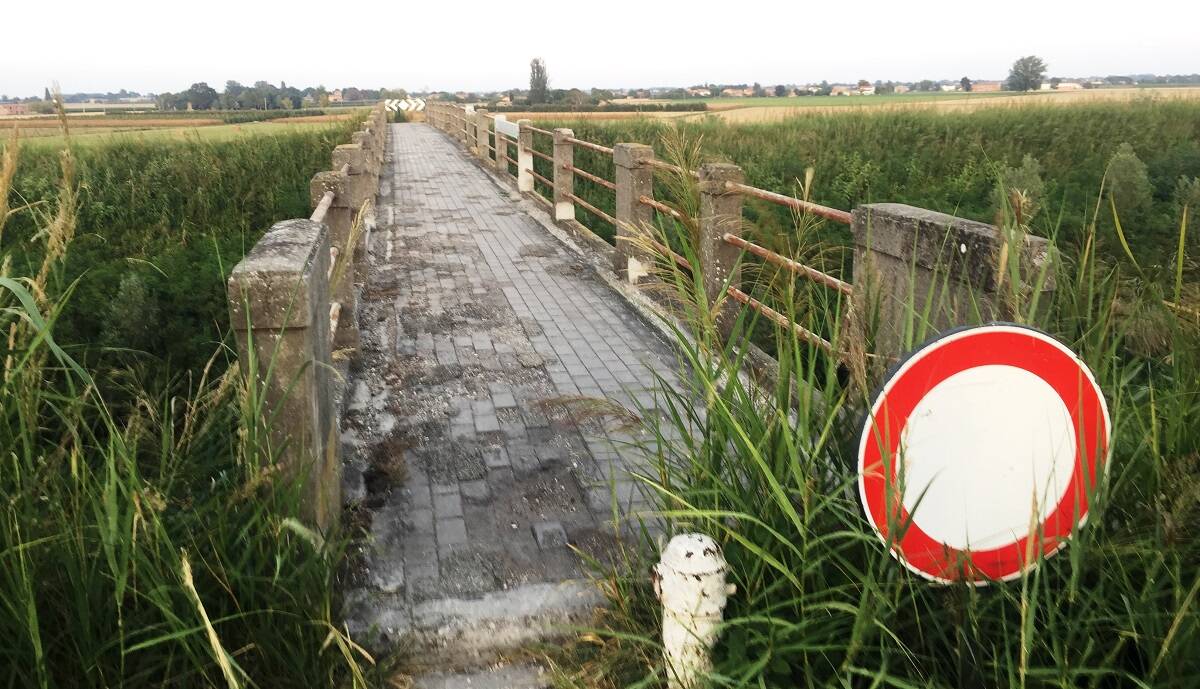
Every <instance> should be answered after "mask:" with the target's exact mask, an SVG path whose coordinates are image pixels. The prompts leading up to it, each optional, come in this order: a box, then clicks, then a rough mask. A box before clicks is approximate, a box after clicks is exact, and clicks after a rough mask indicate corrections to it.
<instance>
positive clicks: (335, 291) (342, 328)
mask: <svg viewBox="0 0 1200 689" xmlns="http://www.w3.org/2000/svg"><path fill="white" fill-rule="evenodd" d="M355 148H357V146H355ZM360 152H361V151H360ZM335 160H336V156H335ZM338 167H339V169H338V170H335V171H333V172H318V173H317V174H316V175H314V176H313V178H312V182H311V183H310V184H309V193H310V195H311V198H312V206H313V208H316V207H317V205H318V204H320V203H321V199H322V198H323V197H324V196H325V193H326V192H330V191H331V192H333V202H332V203H331V204H330V205H329V207H328V209H327V210H326V211H325V216H324V217H323V218H320V219H319V221H320V222H322V223H323V224H324V225H325V227H326V228H327V230H328V232H327V235H328V237H329V247H330V250H331V253H330V269H331V270H333V267H334V266H335V265H338V262H339V261H341V262H342V265H344V266H345V268H344V269H343V270H340V271H338V274H337V275H333V274H331V275H328V276H327V278H328V279H329V280H330V284H329V300H330V302H331V303H335V304H340V305H341V313H340V315H339V317H338V328H337V331H336V332H333V333H332V336H333V343H334V344H333V346H334V347H335V348H338V349H341V348H344V347H358V344H359V332H358V317H357V313H358V308H357V307H358V304H357V301H358V299H357V291H356V290H355V289H354V282H353V279H354V270H353V264H352V262H353V260H354V256H355V253H356V248H357V247H356V246H354V245H355V244H357V243H358V242H359V238H357V237H353V236H352V232H351V230H352V228H353V225H354V222H355V218H354V216H355V213H356V212H357V209H354V208H352V207H351V205H350V203H349V201H350V195H349V193H348V190H349V188H350V187H351V185H352V182H351V181H350V177H351V176H350V175H348V174H346V175H343V174H342V172H341V170H340V167H341V166H338ZM356 177H359V178H361V177H365V175H361V174H360V175H356ZM347 262H350V263H347Z"/></svg>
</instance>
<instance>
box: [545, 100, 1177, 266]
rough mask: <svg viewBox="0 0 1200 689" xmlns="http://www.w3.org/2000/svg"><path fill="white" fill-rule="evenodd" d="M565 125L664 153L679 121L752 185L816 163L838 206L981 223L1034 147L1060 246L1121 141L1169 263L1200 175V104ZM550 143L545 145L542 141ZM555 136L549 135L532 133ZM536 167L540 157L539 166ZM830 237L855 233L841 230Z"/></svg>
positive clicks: (829, 231)
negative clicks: (910, 208)
mask: <svg viewBox="0 0 1200 689" xmlns="http://www.w3.org/2000/svg"><path fill="white" fill-rule="evenodd" d="M541 126H543V127H552V126H564V127H571V128H573V129H574V130H575V135H576V136H577V137H579V138H582V139H586V140H588V141H594V142H596V143H601V144H604V145H609V146H611V145H612V144H613V143H616V142H620V141H630V142H640V143H647V144H652V145H654V146H656V147H657V148H658V149H659V154H660V155H662V154H664V153H665V151H664V150H663V149H662V146H661V144H660V143H659V142H660V140H661V135H662V134H663V133H664V132H665V131H667V130H670V129H673V128H676V129H678V130H679V131H680V132H682V133H683V134H684V135H685V136H687V137H688V138H690V139H701V140H702V141H703V143H704V147H705V150H706V151H707V152H708V154H709V155H710V156H711V157H714V158H719V159H723V160H726V161H728V162H733V163H737V164H738V165H741V166H742V167H743V168H744V169H745V171H746V177H747V181H748V183H750V184H752V185H755V186H758V187H762V188H765V189H770V190H772V191H777V192H782V193H795V191H796V187H797V184H798V182H799V181H801V180H804V178H805V173H806V170H808V169H809V168H812V169H815V170H816V179H815V186H814V187H813V190H812V200H813V201H815V202H817V203H821V204H824V205H829V206H833V207H836V208H851V207H853V206H854V205H857V204H859V203H866V202H876V201H888V202H898V203H908V204H911V205H914V206H919V207H922V208H929V209H932V210H938V211H943V212H947V213H952V214H956V215H960V216H963V217H969V218H973V219H976V220H981V221H985V222H992V221H994V220H995V217H996V214H997V212H998V211H999V209H998V208H997V205H996V203H995V197H994V195H993V189H994V188H995V183H996V179H997V177H1000V176H1001V175H1002V173H1003V171H1004V169H1005V168H1019V167H1020V166H1021V165H1022V162H1023V160H1024V159H1025V157H1026V156H1031V157H1032V159H1033V160H1034V161H1035V162H1036V164H1037V166H1038V168H1039V170H1040V175H1041V178H1042V179H1043V180H1044V182H1045V189H1044V198H1045V200H1046V202H1047V204H1048V206H1047V207H1049V208H1053V209H1054V211H1055V213H1056V214H1057V215H1058V216H1059V217H1060V219H1061V223H1060V224H1061V227H1060V230H1059V232H1058V238H1059V240H1060V242H1061V243H1062V244H1063V245H1064V246H1068V245H1069V246H1074V245H1077V244H1079V243H1081V242H1082V241H1083V240H1084V238H1085V237H1086V236H1087V233H1088V225H1089V223H1090V222H1091V221H1092V219H1093V216H1092V214H1091V211H1092V202H1093V201H1094V195H1095V191H1096V190H1097V189H1099V188H1100V186H1101V179H1102V177H1103V175H1104V171H1105V169H1106V167H1107V165H1108V161H1109V159H1110V158H1111V157H1112V155H1113V154H1114V153H1115V152H1116V151H1117V150H1118V148H1120V147H1121V145H1122V144H1129V148H1130V151H1131V152H1132V154H1133V155H1135V156H1136V157H1137V158H1139V159H1140V161H1141V162H1142V163H1143V164H1144V166H1145V170H1144V173H1145V175H1146V181H1147V183H1148V187H1147V189H1146V192H1147V193H1148V194H1149V198H1148V199H1146V203H1145V204H1144V205H1141V204H1139V205H1138V207H1136V208H1135V207H1132V206H1130V207H1126V208H1124V209H1123V219H1124V220H1125V222H1126V225H1127V228H1126V229H1127V231H1128V232H1129V235H1130V237H1131V238H1132V239H1133V240H1134V241H1136V242H1137V244H1138V245H1139V248H1140V252H1141V254H1142V257H1143V259H1144V260H1145V261H1146V262H1149V263H1159V262H1162V261H1164V260H1165V259H1166V258H1167V257H1169V256H1170V255H1171V254H1172V253H1173V249H1174V242H1175V239H1176V238H1177V232H1176V230H1177V229H1178V224H1177V222H1176V218H1178V214H1179V205H1180V204H1179V200H1180V197H1181V192H1180V189H1182V188H1183V186H1181V185H1186V184H1191V180H1194V179H1195V178H1197V177H1200V103H1198V102H1192V101H1184V100H1178V101H1175V100H1172V101H1165V100H1157V99H1144V100H1135V101H1131V102H1119V103H1118V102H1110V103H1094V104H1079V105H1073V106H1071V107H1053V106H1022V107H1014V108H983V109H980V110H979V111H977V112H969V113H955V112H946V113H943V112H933V111H920V110H908V111H905V110H887V111H882V110H881V111H878V112H873V111H870V110H869V109H868V110H865V111H857V112H846V113H811V114H804V115H799V116H796V117H793V118H791V119H787V120H784V121H779V122H770V123H763V124H728V123H725V122H724V121H722V120H720V119H719V118H717V117H709V118H704V119H702V120H698V121H687V122H675V123H672V122H665V121H662V120H654V119H642V120H620V121H608V122H603V121H596V120H578V121H563V122H558V123H543V124H542V125H541ZM543 139H545V141H543ZM534 140H535V143H536V144H537V145H538V146H547V148H546V149H545V150H546V151H548V150H549V148H548V139H547V138H546V137H541V136H536V137H535V138H534ZM575 155H576V158H577V165H578V166H579V167H581V168H583V169H585V170H588V171H591V172H595V173H597V174H602V175H604V176H605V177H607V178H608V179H612V177H611V174H612V163H611V160H605V159H603V156H599V155H598V154H595V153H593V152H591V151H586V150H584V149H576V152H575ZM535 164H536V163H535ZM576 186H577V187H578V189H579V190H580V191H577V193H580V195H581V196H582V197H583V198H584V199H585V200H587V201H589V202H590V203H592V204H593V205H596V206H598V207H599V208H600V209H601V210H604V211H606V212H609V213H610V214H611V212H612V210H613V198H612V193H611V192H610V191H608V190H606V189H603V188H597V187H595V186H594V185H591V184H590V183H588V182H586V181H582V180H580V179H578V178H577V179H576ZM747 206H748V207H747V215H748V217H749V218H750V219H751V220H752V221H754V223H755V224H756V225H757V226H758V227H760V228H761V229H763V230H765V231H771V232H774V233H782V232H787V231H789V230H790V229H791V226H792V219H791V217H790V216H789V214H788V213H787V212H786V211H782V210H780V209H779V208H778V207H776V206H773V205H771V204H769V203H766V202H757V201H750V202H748V204H747ZM584 222H585V224H587V225H588V226H589V227H593V228H596V229H597V230H598V231H599V232H600V234H602V236H605V237H606V238H609V239H610V240H611V228H609V227H608V226H606V225H605V224H604V223H603V222H602V221H601V220H599V219H598V218H594V217H591V216H590V215H586V214H585V215H584ZM1099 223H1100V225H1101V229H1103V230H1109V232H1106V233H1104V234H1103V235H1102V236H1101V237H1099V238H1098V239H1099V241H1100V242H1101V248H1102V250H1103V251H1104V252H1105V253H1106V254H1107V255H1110V256H1111V255H1114V254H1115V253H1117V252H1119V251H1120V247H1119V246H1117V245H1116V244H1115V242H1114V241H1113V239H1114V237H1113V236H1112V233H1111V229H1112V228H1111V219H1110V218H1101V219H1100V220H1099ZM821 238H822V239H823V240H825V241H828V242H845V241H846V240H848V236H847V235H846V234H845V233H844V232H843V231H842V230H841V229H840V228H838V227H837V226H827V227H825V228H824V229H823V230H822V231H821ZM1194 245H1195V242H1194V241H1193V247H1194Z"/></svg>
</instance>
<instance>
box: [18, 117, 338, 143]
mask: <svg viewBox="0 0 1200 689" xmlns="http://www.w3.org/2000/svg"><path fill="white" fill-rule="evenodd" d="M329 126H330V125H329V123H327V122H251V123H247V124H218V125H211V126H207V127H194V126H190V127H145V128H142V127H137V126H136V125H134V126H130V127H128V128H125V127H121V126H120V125H116V126H114V127H111V128H107V127H104V128H100V131H95V130H93V129H92V128H88V129H79V130H76V131H73V132H72V133H71V137H70V138H71V140H72V141H73V142H75V143H76V144H78V145H81V146H104V145H108V144H110V143H115V142H122V141H125V142H128V141H144V142H149V143H153V142H168V141H187V140H198V141H213V142H215V141H234V140H237V139H242V138H245V137H257V136H281V135H282V136H287V135H291V134H296V133H300V132H315V131H321V130H326V129H328V128H329ZM64 140H65V139H64V138H63V136H62V135H61V134H54V135H50V136H37V137H30V138H29V139H27V140H26V142H25V145H26V146H29V147H31V148H32V147H42V146H45V147H50V148H56V147H60V146H62V144H63V141H64Z"/></svg>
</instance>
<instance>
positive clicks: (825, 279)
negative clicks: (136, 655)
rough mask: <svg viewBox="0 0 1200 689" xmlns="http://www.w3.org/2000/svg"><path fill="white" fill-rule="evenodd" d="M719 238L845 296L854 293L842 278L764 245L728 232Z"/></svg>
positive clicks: (851, 286)
mask: <svg viewBox="0 0 1200 689" xmlns="http://www.w3.org/2000/svg"><path fill="white" fill-rule="evenodd" d="M721 239H723V240H724V241H725V243H726V244H729V245H731V246H736V247H737V248H739V249H745V250H746V251H747V252H749V253H752V254H754V255H755V256H758V257H759V258H761V259H763V260H764V261H767V262H769V263H774V264H775V265H777V266H782V267H784V268H787V269H788V270H790V271H792V272H793V273H796V274H797V275H800V276H803V277H805V278H808V279H809V280H812V281H813V282H817V283H820V284H822V285H825V286H826V287H830V288H832V289H836V290H837V291H839V292H841V293H842V294H845V295H846V296H850V295H852V294H854V287H853V285H851V284H850V283H848V282H846V281H844V280H839V279H837V278H835V277H834V276H832V275H830V274H828V273H823V272H821V271H819V270H817V269H816V268H810V267H809V266H806V265H804V264H803V263H800V262H799V261H794V260H792V259H790V258H788V257H786V256H781V255H780V254H777V253H775V252H774V251H771V250H770V249H767V248H766V247H762V246H759V245H758V244H755V243H753V242H748V241H746V240H745V239H742V238H741V237H737V236H735V235H732V234H729V233H728V232H727V233H725V235H724V236H723V237H721Z"/></svg>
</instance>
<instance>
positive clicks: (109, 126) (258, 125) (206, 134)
mask: <svg viewBox="0 0 1200 689" xmlns="http://www.w3.org/2000/svg"><path fill="white" fill-rule="evenodd" d="M254 114H255V113H253V112H251V113H249V114H242V113H236V114H229V113H222V114H221V115H218V116H205V115H203V114H188V115H182V116H171V115H166V114H163V113H158V114H157V115H156V114H146V115H117V116H87V117H83V116H70V115H68V117H67V125H68V127H69V128H70V130H71V138H72V140H73V141H75V142H76V143H80V144H85V145H94V144H97V143H102V142H104V141H107V140H109V139H110V138H111V135H116V134H120V135H132V136H139V137H144V138H147V139H148V140H171V139H177V140H183V139H185V138H188V137H199V138H201V139H209V140H228V139H233V138H238V137H242V136H251V135H262V134H284V133H290V132H295V131H302V130H304V129H306V128H308V129H311V128H314V127H321V126H328V125H329V124H330V123H334V122H343V121H346V120H349V119H352V118H353V117H354V116H355V112H354V111H347V112H344V113H333V114H326V113H319V111H318V114H312V115H303V114H301V115H299V116H289V117H274V118H270V119H264V120H262V121H255V122H233V123H230V122H227V119H229V118H236V117H253V116H254ZM268 116H269V115H268ZM13 126H15V127H16V128H17V134H18V136H20V137H21V138H22V139H26V140H29V141H28V143H31V144H34V145H49V146H57V145H61V143H62V141H63V139H62V136H61V134H62V132H61V130H60V129H59V122H58V119H57V118H54V117H37V118H10V119H0V130H9V128H11V127H13ZM6 133H7V131H6ZM105 135H108V136H105ZM5 138H7V137H5Z"/></svg>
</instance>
